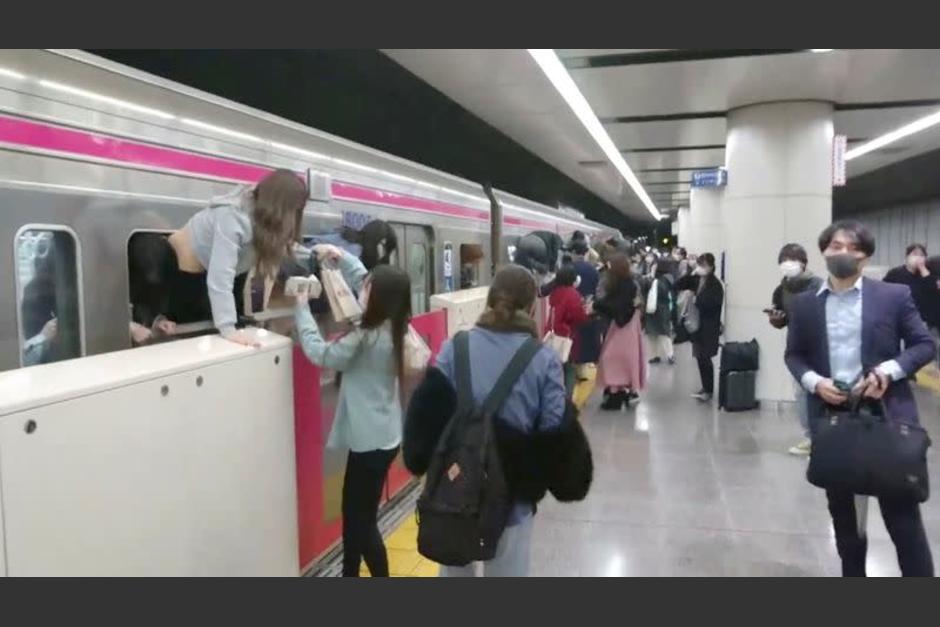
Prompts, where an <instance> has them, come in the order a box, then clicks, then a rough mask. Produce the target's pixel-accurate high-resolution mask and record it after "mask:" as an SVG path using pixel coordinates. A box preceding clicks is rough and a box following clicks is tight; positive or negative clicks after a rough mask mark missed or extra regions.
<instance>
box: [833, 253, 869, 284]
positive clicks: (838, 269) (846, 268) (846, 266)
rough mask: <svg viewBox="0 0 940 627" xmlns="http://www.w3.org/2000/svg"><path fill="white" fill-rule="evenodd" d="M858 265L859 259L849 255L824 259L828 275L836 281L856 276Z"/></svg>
mask: <svg viewBox="0 0 940 627" xmlns="http://www.w3.org/2000/svg"><path fill="white" fill-rule="evenodd" d="M859 263H861V259H858V258H856V257H855V255H850V254H849V253H840V254H838V255H830V256H827V257H826V267H827V268H828V269H829V274H831V275H832V276H834V277H835V278H837V279H848V278H849V277H853V276H855V275H856V274H858V271H859Z"/></svg>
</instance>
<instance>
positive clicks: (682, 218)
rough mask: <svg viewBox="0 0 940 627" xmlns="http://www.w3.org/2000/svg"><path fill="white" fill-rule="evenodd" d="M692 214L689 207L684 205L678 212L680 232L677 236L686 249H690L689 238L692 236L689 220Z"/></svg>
mask: <svg viewBox="0 0 940 627" xmlns="http://www.w3.org/2000/svg"><path fill="white" fill-rule="evenodd" d="M690 219H691V215H690V213H689V208H688V207H682V208H680V209H679V211H678V212H677V213H676V221H677V222H678V223H679V232H678V233H677V236H678V237H679V246H682V247H683V248H685V249H686V250H690V249H689V238H690V237H691V232H690V228H689V227H690V225H689V220H690Z"/></svg>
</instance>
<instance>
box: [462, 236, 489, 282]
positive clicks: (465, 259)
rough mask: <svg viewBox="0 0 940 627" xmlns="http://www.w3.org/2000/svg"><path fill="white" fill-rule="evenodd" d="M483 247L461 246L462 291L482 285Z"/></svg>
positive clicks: (477, 245)
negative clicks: (481, 264)
mask: <svg viewBox="0 0 940 627" xmlns="http://www.w3.org/2000/svg"><path fill="white" fill-rule="evenodd" d="M483 257H484V254H483V247H482V246H480V245H479V244H461V245H460V289H462V290H465V289H469V288H471V287H477V286H478V285H479V284H480V262H482V261H483Z"/></svg>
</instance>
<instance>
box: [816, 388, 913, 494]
mask: <svg viewBox="0 0 940 627" xmlns="http://www.w3.org/2000/svg"><path fill="white" fill-rule="evenodd" d="M813 423H814V424H813V425H812V432H813V446H812V453H811V455H810V458H809V469H808V470H807V471H806V478H807V479H808V480H809V482H810V483H812V484H813V485H815V486H817V487H820V488H825V489H827V490H836V491H841V492H850V493H852V494H866V495H869V496H877V497H886V498H891V499H903V500H911V501H915V502H917V503H923V502H924V501H926V500H927V499H928V498H929V496H930V483H929V480H928V475H927V449H928V448H930V444H931V442H930V436H928V435H927V432H926V431H925V430H924V429H923V428H922V427H920V426H917V425H913V424H909V423H906V422H899V421H896V420H891V419H890V417H888V416H887V415H886V412H885V407H884V403H882V402H880V401H879V402H860V401H858V400H855V401H854V402H853V404H852V406H851V407H849V408H846V409H844V410H839V411H834V412H833V413H831V414H830V415H829V416H826V417H824V418H819V419H817V420H815V421H813Z"/></svg>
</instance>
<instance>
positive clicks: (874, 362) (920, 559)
mask: <svg viewBox="0 0 940 627" xmlns="http://www.w3.org/2000/svg"><path fill="white" fill-rule="evenodd" d="M819 250H820V252H822V254H823V256H824V257H825V259H826V267H827V268H828V270H829V279H828V281H827V282H826V283H824V284H823V286H822V287H821V288H819V289H818V290H817V291H816V292H809V291H807V292H803V293H802V294H798V295H797V296H796V297H795V298H793V301H792V303H791V304H790V307H789V310H788V312H787V315H788V323H789V324H788V331H787V348H786V353H785V360H786V364H787V367H788V368H789V370H790V372H791V374H792V375H793V377H794V378H795V379H796V380H797V381H799V382H800V384H801V385H802V386H803V387H804V389H805V390H806V391H807V392H808V393H809V400H808V405H807V406H808V417H809V424H810V425H811V426H812V425H813V424H814V423H815V422H816V421H819V420H824V419H825V418H826V417H827V415H828V414H829V413H830V409H829V408H831V407H840V406H843V405H845V403H846V402H847V401H848V399H849V394H848V393H847V390H852V391H853V393H854V394H857V395H860V396H862V397H864V398H869V399H874V400H877V401H880V402H882V403H883V404H884V410H885V416H886V417H887V419H888V420H891V421H894V422H898V423H907V424H912V425H917V424H918V423H919V416H918V411H917V402H916V400H915V398H914V393H913V390H912V389H911V384H910V381H909V379H908V377H910V376H912V375H913V374H914V373H916V372H917V371H918V370H920V369H921V368H922V367H923V366H924V365H926V364H927V363H929V362H930V361H931V360H932V359H933V358H934V355H935V351H936V345H935V344H934V341H933V338H932V337H931V336H930V332H929V331H928V330H927V325H926V324H924V321H923V319H922V318H921V317H920V314H919V313H918V311H917V307H916V305H915V304H914V299H913V297H912V296H911V291H910V289H909V288H908V287H907V286H904V285H895V284H891V283H883V282H881V281H873V280H870V279H867V278H863V277H862V271H863V270H864V268H865V266H866V265H867V264H868V262H869V260H870V259H871V256H872V255H873V254H874V252H875V238H874V236H873V235H872V234H871V231H869V230H868V228H867V227H865V226H864V225H863V224H861V223H859V222H855V221H851V220H847V221H842V222H836V223H835V224H832V225H830V226H829V227H827V228H826V229H825V230H824V231H823V232H822V234H821V235H820V236H819ZM826 497H827V500H828V502H829V513H830V515H831V516H832V523H833V529H834V531H835V540H836V548H837V549H838V552H839V557H840V558H841V560H842V573H843V575H844V576H855V577H864V576H865V558H866V554H867V551H868V540H867V537H866V534H865V525H864V520H865V518H864V514H863V512H860V511H859V510H858V506H859V504H860V503H859V500H858V499H856V495H855V494H852V493H851V492H846V491H842V490H833V489H830V490H827V492H826ZM863 502H864V503H865V505H866V506H867V501H863ZM879 505H880V507H881V514H882V518H884V522H885V526H886V527H887V529H888V533H889V534H890V536H891V540H892V542H894V546H895V548H896V550H897V555H898V562H899V563H900V567H901V573H902V574H903V575H904V576H923V577H932V576H933V572H934V567H933V557H932V556H931V553H930V545H929V544H928V542H927V534H926V532H925V530H924V523H923V520H922V518H921V513H920V505H919V504H918V503H917V502H916V501H913V500H905V499H897V498H894V499H890V498H880V499H879Z"/></svg>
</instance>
